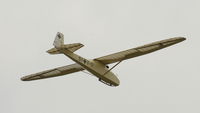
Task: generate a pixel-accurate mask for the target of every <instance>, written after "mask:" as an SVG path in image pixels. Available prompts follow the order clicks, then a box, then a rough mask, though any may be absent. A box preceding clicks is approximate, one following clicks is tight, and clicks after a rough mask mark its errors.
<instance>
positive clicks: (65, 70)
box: [21, 32, 186, 86]
mask: <svg viewBox="0 0 200 113" xmlns="http://www.w3.org/2000/svg"><path fill="white" fill-rule="evenodd" d="M185 39H186V38H184V37H175V38H170V39H166V40H162V41H157V42H154V43H150V44H147V45H144V46H140V47H136V48H132V49H128V50H125V51H121V52H118V53H114V54H110V55H106V56H103V57H99V58H95V59H86V58H83V57H81V56H79V55H77V54H75V53H74V52H75V51H76V50H78V49H80V48H81V47H83V46H84V45H83V44H81V43H73V44H64V35H63V34H62V33H60V32H58V33H57V35H56V37H55V40H54V43H53V45H54V48H52V49H50V50H48V51H47V52H48V53H49V54H64V55H66V56H67V57H69V58H70V59H71V60H73V61H74V62H76V63H74V64H71V65H67V66H63V67H58V68H54V69H50V70H46V71H42V72H39V73H35V74H31V75H28V76H24V77H22V78H21V80H22V81H31V80H38V79H44V78H50V77H57V76H62V75H66V74H70V73H74V72H78V71H83V70H87V71H89V72H90V73H91V74H92V75H94V76H96V77H97V78H98V80H99V81H100V82H102V83H104V84H106V85H109V86H119V84H120V81H119V79H118V78H117V77H116V75H115V74H114V73H113V72H111V70H112V69H113V68H115V67H116V66H117V65H118V64H119V63H120V62H122V61H124V60H127V59H130V58H134V57H137V56H141V55H145V54H148V53H151V52H154V51H157V50H160V49H163V48H165V47H168V46H171V45H174V44H176V43H179V42H182V41H184V40H185ZM112 63H116V64H115V65H114V66H113V67H111V68H109V66H108V64H112Z"/></svg>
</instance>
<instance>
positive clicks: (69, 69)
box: [21, 64, 84, 81]
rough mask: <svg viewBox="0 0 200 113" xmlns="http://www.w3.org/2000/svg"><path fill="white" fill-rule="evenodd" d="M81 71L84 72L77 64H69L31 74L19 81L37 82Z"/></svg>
mask: <svg viewBox="0 0 200 113" xmlns="http://www.w3.org/2000/svg"><path fill="white" fill-rule="evenodd" d="M82 70H84V68H83V67H82V66H80V65H79V64H71V65H67V66H63V67H58V68H54V69H50V70H46V71H42V72H39V73H35V74H31V75H28V76H24V77H22V78H21V80H23V81H31V80H37V79H44V78H50V77H57V76H62V75H66V74H70V73H74V72H78V71H82Z"/></svg>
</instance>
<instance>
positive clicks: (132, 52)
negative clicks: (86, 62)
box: [94, 37, 186, 64]
mask: <svg viewBox="0 0 200 113" xmlns="http://www.w3.org/2000/svg"><path fill="white" fill-rule="evenodd" d="M185 39H186V38H184V37H175V38H170V39H166V40H162V41H157V42H154V43H150V44H147V45H144V46H140V47H136V48H132V49H128V50H125V51H121V52H118V53H114V54H110V55H106V56H103V57H99V58H96V59H94V60H97V61H99V62H101V63H103V64H111V63H115V62H119V61H123V60H126V59H130V58H134V57H137V56H141V55H144V54H147V53H151V52H154V51H157V50H159V49H162V48H165V47H168V46H171V45H174V44H176V43H179V42H182V41H184V40H185Z"/></svg>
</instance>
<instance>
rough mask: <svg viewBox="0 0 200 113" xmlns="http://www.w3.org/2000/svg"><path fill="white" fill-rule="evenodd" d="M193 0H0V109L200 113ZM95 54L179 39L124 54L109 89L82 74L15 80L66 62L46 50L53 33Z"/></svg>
mask: <svg viewBox="0 0 200 113" xmlns="http://www.w3.org/2000/svg"><path fill="white" fill-rule="evenodd" d="M199 5H200V1H199V0H0V51H1V55H0V68H1V71H0V112H1V113H103V112H104V113H107V112H109V113H122V112H125V113H134V112H136V113H199V112H200V109H199V106H200V96H199V95H200V82H199V81H200V72H199V67H200V61H199V58H200V53H199V48H200V44H199V43H200V39H199V37H200V34H199V33H200V14H199V11H200V7H199ZM58 31H60V32H62V33H64V35H65V43H75V42H81V43H82V44H84V45H85V47H84V48H81V49H80V50H79V51H77V52H76V53H78V54H79V55H81V56H83V57H86V58H96V57H100V56H103V55H107V54H110V53H114V52H118V51H121V50H126V49H130V48H133V47H137V46H140V45H144V44H147V43H151V42H154V41H158V40H162V39H167V38H172V37H177V36H184V37H186V38H187V40H186V41H184V42H182V43H179V44H177V45H174V46H172V47H169V48H166V49H163V50H160V51H157V52H154V53H152V54H148V55H145V56H141V57H137V58H134V59H130V60H128V61H125V62H123V63H121V65H119V66H118V67H116V68H115V69H114V70H113V72H114V73H116V74H117V75H118V77H119V79H120V81H121V85H120V86H119V87H115V88H113V87H108V86H106V85H104V84H102V83H100V82H99V81H98V80H97V78H95V77H93V76H90V75H87V74H85V73H82V72H78V73H74V74H70V75H66V76H62V77H57V78H52V79H46V80H40V81H33V82H22V81H20V78H21V77H22V76H24V75H28V74H32V73H35V72H39V71H43V70H46V69H51V68H54V67H58V66H63V65H68V64H71V63H73V62H72V61H71V60H70V59H68V58H67V57H65V56H64V55H53V56H51V55H49V54H47V53H46V52H45V51H46V50H48V49H50V48H52V47H53V45H52V43H53V40H54V37H55V35H56V33H57V32H58Z"/></svg>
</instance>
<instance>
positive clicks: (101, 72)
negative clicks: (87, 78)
mask: <svg viewBox="0 0 200 113" xmlns="http://www.w3.org/2000/svg"><path fill="white" fill-rule="evenodd" d="M60 51H61V52H62V53H63V54H64V55H66V56H67V57H69V58H70V59H72V60H73V61H74V62H76V63H78V64H79V65H81V66H82V67H83V68H85V69H86V70H88V71H89V72H90V73H92V74H93V75H95V76H96V77H98V78H99V81H101V82H103V83H105V84H107V85H110V86H118V85H119V84H120V81H119V79H118V78H117V77H116V75H115V74H114V73H112V72H111V71H109V69H108V68H107V67H106V65H104V64H102V63H101V62H98V61H95V60H88V59H85V58H83V57H81V56H79V55H77V54H75V53H73V52H70V51H67V50H60Z"/></svg>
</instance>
